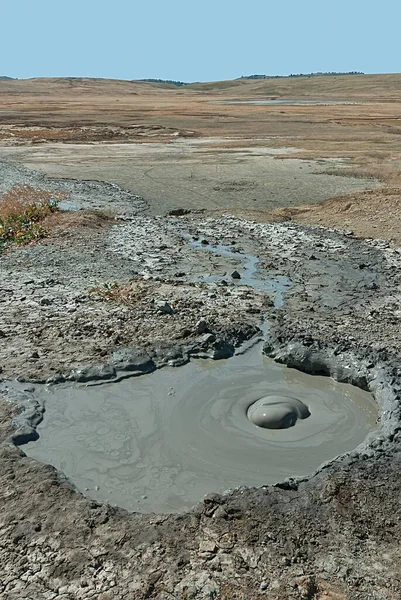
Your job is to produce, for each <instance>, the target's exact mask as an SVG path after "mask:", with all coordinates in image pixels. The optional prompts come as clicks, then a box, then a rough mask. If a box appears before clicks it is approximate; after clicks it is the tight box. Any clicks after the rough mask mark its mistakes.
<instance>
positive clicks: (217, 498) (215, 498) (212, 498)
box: [203, 492, 223, 504]
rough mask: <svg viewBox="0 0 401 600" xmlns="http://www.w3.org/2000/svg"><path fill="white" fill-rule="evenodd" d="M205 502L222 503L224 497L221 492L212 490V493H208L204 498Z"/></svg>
mask: <svg viewBox="0 0 401 600" xmlns="http://www.w3.org/2000/svg"><path fill="white" fill-rule="evenodd" d="M203 502H204V503H205V504H221V503H222V502H223V498H222V496H221V495H220V494H216V493H213V492H212V493H211V494H206V496H205V497H204V498H203Z"/></svg>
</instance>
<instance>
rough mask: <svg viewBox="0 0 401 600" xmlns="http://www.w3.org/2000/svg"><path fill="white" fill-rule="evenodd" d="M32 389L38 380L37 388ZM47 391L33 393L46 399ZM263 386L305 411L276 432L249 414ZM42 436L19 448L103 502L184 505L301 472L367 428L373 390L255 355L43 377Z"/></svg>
mask: <svg viewBox="0 0 401 600" xmlns="http://www.w3.org/2000/svg"><path fill="white" fill-rule="evenodd" d="M37 393H39V394H40V389H37ZM43 394H44V391H42V392H41V395H42V397H43ZM267 394H271V395H276V396H281V397H284V398H285V397H286V396H292V397H296V398H297V400H298V402H302V403H303V405H304V406H305V407H306V406H307V407H308V409H309V412H310V417H309V418H308V419H305V420H303V421H301V420H299V421H298V422H297V423H296V424H295V425H294V426H293V427H290V428H288V429H284V430H280V431H278V430H275V431H273V430H266V429H262V428H260V427H257V426H255V425H254V424H253V423H251V422H250V421H249V420H248V418H247V411H248V408H249V406H250V405H251V404H253V403H254V402H255V401H257V400H259V399H260V398H262V397H264V396H266V395H267ZM44 403H45V415H44V419H43V422H42V423H41V424H40V425H39V426H38V427H37V432H38V434H39V436H40V437H39V440H38V441H36V442H33V443H30V444H28V445H26V446H24V451H25V452H26V453H27V454H28V455H29V456H32V457H33V458H36V459H37V460H40V461H42V462H46V463H51V464H52V465H54V466H55V467H56V468H57V469H59V470H60V471H62V472H63V473H64V474H65V475H66V476H67V477H68V478H69V479H70V481H72V482H73V483H74V484H75V485H76V486H77V487H78V489H79V490H81V492H83V493H87V494H88V495H90V496H91V497H92V498H95V499H96V500H98V501H101V502H109V503H111V504H113V505H118V506H122V507H123V508H126V509H128V510H140V511H142V512H156V513H166V512H182V511H183V510H187V509H188V508H190V507H191V506H193V505H194V504H196V503H197V502H198V501H199V499H200V498H202V497H203V496H205V494H208V493H211V492H220V493H221V492H224V491H225V490H227V489H229V488H235V487H238V486H262V485H267V484H269V483H270V484H271V483H275V482H277V481H281V480H283V479H285V478H286V477H296V476H300V477H305V476H306V475H309V474H311V473H312V472H313V471H315V470H316V469H317V467H318V466H319V465H320V464H321V463H322V462H326V461H328V460H329V459H332V458H334V457H335V456H337V455H338V454H342V453H344V452H348V451H350V450H353V449H354V448H355V447H356V446H358V445H359V443H360V442H362V441H363V440H364V439H365V437H366V435H367V434H368V432H369V431H371V430H372V429H374V428H375V423H376V418H377V405H376V404H375V402H374V400H373V398H372V396H371V395H370V394H369V393H367V392H364V391H362V390H360V389H358V388H355V387H353V386H349V385H345V384H339V383H336V382H335V381H334V380H331V379H329V378H327V377H319V376H315V377H311V376H309V375H305V374H304V373H301V372H299V371H296V370H293V369H286V368H285V367H282V366H280V365H277V364H276V363H274V362H273V361H272V360H271V359H267V358H263V357H262V355H261V348H260V345H258V346H255V347H254V348H253V349H252V350H250V351H248V352H247V353H245V354H241V355H239V356H236V357H234V358H231V359H229V360H227V361H219V362H217V363H210V362H209V361H197V362H191V363H190V364H187V365H186V366H183V367H180V368H179V369H177V368H171V367H170V368H169V367H166V368H164V369H162V370H160V371H158V372H156V373H154V374H151V375H143V376H141V377H139V378H138V377H136V378H135V379H129V380H125V381H122V382H120V383H118V384H103V385H101V386H95V387H90V386H89V387H88V386H73V387H71V386H68V387H65V386H52V387H51V388H50V389H49V390H48V393H47V394H46V395H45V399H44Z"/></svg>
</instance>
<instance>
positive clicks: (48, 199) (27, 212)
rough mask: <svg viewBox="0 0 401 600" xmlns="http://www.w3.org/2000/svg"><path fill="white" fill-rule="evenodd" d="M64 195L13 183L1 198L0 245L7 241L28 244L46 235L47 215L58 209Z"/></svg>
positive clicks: (8, 242)
mask: <svg viewBox="0 0 401 600" xmlns="http://www.w3.org/2000/svg"><path fill="white" fill-rule="evenodd" d="M66 197H67V194H66V193H64V192H59V191H47V190H40V189H36V188H34V187H32V186H29V185H21V186H14V187H13V188H11V190H10V191H8V192H7V193H6V194H4V196H3V197H2V198H1V200H0V248H1V247H2V246H4V245H6V244H10V243H17V244H27V243H29V242H32V241H34V240H37V239H40V238H43V237H45V236H46V235H47V230H46V228H45V227H44V224H43V223H44V221H45V219H46V217H48V216H50V215H51V214H53V213H54V212H56V211H57V210H58V205H59V203H60V202H61V200H63V199H64V198H66Z"/></svg>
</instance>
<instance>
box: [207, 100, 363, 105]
mask: <svg viewBox="0 0 401 600" xmlns="http://www.w3.org/2000/svg"><path fill="white" fill-rule="evenodd" d="M213 104H256V105H258V106H260V105H264V104H266V105H273V106H291V105H294V106H309V105H311V104H358V103H357V102H349V101H347V100H217V101H215V102H213Z"/></svg>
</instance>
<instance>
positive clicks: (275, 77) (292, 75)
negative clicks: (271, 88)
mask: <svg viewBox="0 0 401 600" xmlns="http://www.w3.org/2000/svg"><path fill="white" fill-rule="evenodd" d="M328 75H365V73H363V72H362V71H346V72H344V73H343V72H341V71H324V72H322V71H318V72H317V73H291V74H290V75H242V76H241V77H240V79H282V78H284V77H321V76H328Z"/></svg>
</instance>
